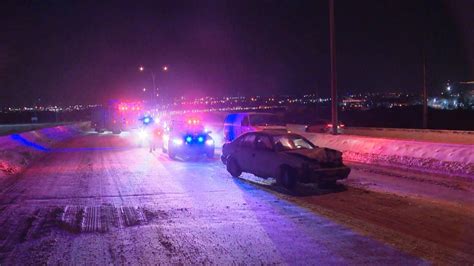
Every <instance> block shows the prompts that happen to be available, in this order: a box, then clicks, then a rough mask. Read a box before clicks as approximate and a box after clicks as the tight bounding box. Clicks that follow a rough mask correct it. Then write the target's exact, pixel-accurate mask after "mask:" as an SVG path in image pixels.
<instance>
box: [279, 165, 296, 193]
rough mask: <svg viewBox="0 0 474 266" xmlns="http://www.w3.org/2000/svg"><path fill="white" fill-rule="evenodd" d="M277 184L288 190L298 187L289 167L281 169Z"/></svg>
mask: <svg viewBox="0 0 474 266" xmlns="http://www.w3.org/2000/svg"><path fill="white" fill-rule="evenodd" d="M276 181H277V184H278V185H280V186H283V187H285V188H287V189H292V188H294V187H295V185H296V178H295V176H294V175H293V171H291V169H290V168H289V167H284V166H283V167H281V168H280V171H279V173H278V176H277V178H276Z"/></svg>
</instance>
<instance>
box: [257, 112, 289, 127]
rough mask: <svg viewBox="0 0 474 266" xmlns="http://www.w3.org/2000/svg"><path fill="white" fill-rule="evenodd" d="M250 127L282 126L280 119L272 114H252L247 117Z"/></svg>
mask: <svg viewBox="0 0 474 266" xmlns="http://www.w3.org/2000/svg"><path fill="white" fill-rule="evenodd" d="M249 119H250V124H251V125H252V126H284V125H285V124H284V123H283V121H281V119H280V118H279V117H278V116H277V115H274V114H252V115H249Z"/></svg>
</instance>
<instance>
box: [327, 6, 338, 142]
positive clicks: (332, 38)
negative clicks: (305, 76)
mask: <svg viewBox="0 0 474 266" xmlns="http://www.w3.org/2000/svg"><path fill="white" fill-rule="evenodd" d="M334 31H335V25H334V0H329V45H330V50H331V118H332V119H331V120H332V134H333V135H336V134H337V125H338V124H339V123H338V118H337V83H336V81H337V80H336V38H335V34H334Z"/></svg>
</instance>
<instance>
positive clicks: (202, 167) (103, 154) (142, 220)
mask: <svg viewBox="0 0 474 266" xmlns="http://www.w3.org/2000/svg"><path fill="white" fill-rule="evenodd" d="M131 139H133V138H132V136H130V135H127V134H121V135H111V134H86V135H83V136H80V137H77V138H74V139H72V140H69V141H67V142H66V143H63V144H62V145H61V146H59V147H57V148H55V149H53V150H51V151H50V152H47V153H46V154H45V156H44V157H42V158H41V159H39V160H38V161H36V162H35V163H33V164H32V166H31V167H29V168H28V169H27V170H26V171H25V172H24V173H23V174H22V175H20V176H14V177H11V178H9V179H7V180H5V181H4V182H3V184H1V185H0V264H1V265H10V264H25V263H29V264H45V263H48V264H66V263H67V264H101V265H102V264H157V263H161V264H169V263H177V264H220V265H222V264H312V265H314V264H318V265H320V264H331V265H334V264H344V265H346V264H380V265H386V264H403V265H420V264H422V265H424V264H430V263H431V262H438V263H453V264H472V263H473V262H474V254H473V247H474V245H473V239H474V232H473V230H474V226H473V225H474V222H473V221H474V219H473V218H474V217H473V216H474V214H473V199H472V195H473V194H472V192H473V189H472V182H471V181H472V180H463V179H456V178H453V179H452V180H451V181H446V179H443V178H442V177H439V180H438V179H436V178H437V177H426V176H423V175H422V174H417V173H413V174H410V175H407V174H406V173H401V172H397V171H396V170H387V169H382V168H371V167H369V168H368V167H366V166H363V165H352V167H353V169H354V170H353V172H352V173H351V176H350V177H349V179H348V180H347V181H346V182H345V184H343V185H341V186H339V187H338V188H334V189H332V190H319V189H316V188H314V187H311V186H302V187H299V188H298V189H297V190H296V192H287V191H284V190H282V189H280V188H278V187H275V186H274V185H273V184H272V180H271V179H269V180H260V179H259V178H255V177H253V176H250V175H248V174H246V175H244V176H243V179H234V178H232V177H230V175H229V174H228V173H227V172H226V171H225V167H224V166H223V165H222V163H221V162H220V160H219V159H218V158H217V156H216V158H215V159H214V160H206V159H202V160H197V161H188V162H183V161H173V160H170V159H168V157H167V156H166V155H165V154H162V153H161V152H158V151H156V152H153V153H149V152H148V150H147V149H146V148H139V147H136V146H135V145H133V144H132V141H131ZM397 175H398V176H397ZM249 180H250V181H249ZM427 180H428V181H427ZM436 180H438V181H436ZM417 184H418V185H417Z"/></svg>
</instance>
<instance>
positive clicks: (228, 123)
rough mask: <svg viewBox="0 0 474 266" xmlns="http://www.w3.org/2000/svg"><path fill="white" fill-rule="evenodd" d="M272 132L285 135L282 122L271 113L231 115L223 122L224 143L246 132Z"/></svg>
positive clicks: (284, 127) (284, 126)
mask: <svg viewBox="0 0 474 266" xmlns="http://www.w3.org/2000/svg"><path fill="white" fill-rule="evenodd" d="M265 130H272V131H277V132H281V133H286V132H287V128H286V124H285V123H284V122H283V120H282V119H281V118H280V117H279V116H278V115H276V114H272V113H257V112H249V113H232V114H228V115H227V116H226V118H225V120H224V142H230V141H233V140H234V139H236V138H237V137H239V136H240V135H242V134H244V133H247V132H254V131H265Z"/></svg>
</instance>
